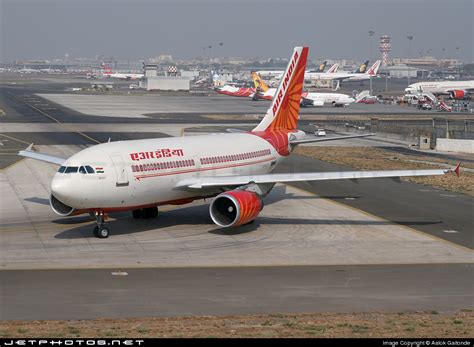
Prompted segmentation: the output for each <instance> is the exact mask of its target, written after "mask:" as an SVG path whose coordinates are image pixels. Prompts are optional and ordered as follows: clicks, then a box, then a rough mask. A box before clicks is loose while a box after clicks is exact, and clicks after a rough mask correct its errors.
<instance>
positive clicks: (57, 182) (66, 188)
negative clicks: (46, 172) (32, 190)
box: [51, 175, 72, 204]
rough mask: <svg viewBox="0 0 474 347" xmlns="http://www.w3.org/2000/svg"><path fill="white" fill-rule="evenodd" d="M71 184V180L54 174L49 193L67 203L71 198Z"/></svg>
mask: <svg viewBox="0 0 474 347" xmlns="http://www.w3.org/2000/svg"><path fill="white" fill-rule="evenodd" d="M71 184H72V182H71V180H69V179H67V178H66V177H58V175H56V176H54V178H53V180H52V182H51V194H52V195H54V196H55V197H56V198H57V199H58V200H60V201H61V202H63V203H66V204H67V203H69V201H70V200H71V188H70V187H71Z"/></svg>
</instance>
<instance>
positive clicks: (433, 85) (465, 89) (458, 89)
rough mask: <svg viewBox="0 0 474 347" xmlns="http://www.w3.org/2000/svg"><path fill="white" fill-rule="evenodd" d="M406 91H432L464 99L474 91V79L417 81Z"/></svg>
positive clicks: (436, 93)
mask: <svg viewBox="0 0 474 347" xmlns="http://www.w3.org/2000/svg"><path fill="white" fill-rule="evenodd" d="M405 91H406V92H408V93H411V94H416V93H420V92H431V93H433V94H435V95H440V94H445V95H449V96H451V98H453V99H464V98H465V97H466V96H467V95H468V94H470V93H474V81H440V82H417V83H413V84H410V85H409V86H408V88H406V89H405Z"/></svg>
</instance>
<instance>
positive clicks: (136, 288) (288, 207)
mask: <svg viewBox="0 0 474 347" xmlns="http://www.w3.org/2000/svg"><path fill="white" fill-rule="evenodd" d="M48 83H49V84H48ZM61 88H64V86H61ZM39 92H43V93H44V92H48V93H49V94H48V95H49V97H50V98H51V95H53V97H55V98H58V96H57V95H59V92H60V90H59V87H58V86H57V85H54V84H53V82H51V81H49V82H47V83H46V84H45V82H41V83H38V84H37V85H32V84H31V83H30V84H29V83H26V82H25V83H22V84H19V85H15V86H9V87H8V88H6V87H0V108H1V109H2V110H3V111H4V113H5V115H1V116H0V143H1V146H2V147H1V151H0V153H1V155H0V188H1V191H2V197H1V199H0V217H1V218H0V219H1V222H0V230H1V231H0V269H3V271H0V319H82V318H98V317H135V316H168V315H187V314H201V315H202V314H219V315H224V314H239V313H273V312H322V311H338V312H352V311H371V310H389V311H403V310H440V311H449V310H457V309H460V308H472V307H473V302H474V300H473V294H472V293H473V292H474V291H473V286H474V281H473V280H472V278H474V276H473V271H472V270H473V265H472V264H473V263H474V257H473V252H472V248H473V240H474V237H473V232H474V228H473V220H472V215H473V213H472V211H473V210H472V206H473V201H472V198H470V197H468V196H465V195H462V194H455V193H450V192H445V191H442V190H439V189H435V188H430V187H425V186H421V185H417V184H413V183H403V184H397V183H395V182H393V181H391V180H387V179H380V180H365V181H364V180H360V183H359V184H354V183H352V182H340V181H337V182H336V181H335V182H330V181H328V182H324V183H323V182H316V183H305V184H298V185H295V187H297V188H301V189H303V190H300V189H297V188H295V187H292V186H286V185H278V186H277V187H276V188H275V189H274V190H273V191H272V193H271V194H270V195H269V196H268V197H267V198H266V199H265V204H266V206H265V208H264V209H263V211H262V213H261V214H260V216H259V217H258V218H257V220H256V221H255V222H254V223H252V224H251V225H248V226H244V227H241V228H238V229H220V228H218V227H217V226H216V225H214V224H213V223H212V221H211V220H210V217H209V213H208V203H209V201H198V202H194V203H192V204H189V205H186V206H182V207H171V206H166V207H163V208H162V209H161V210H160V211H161V213H160V215H159V217H158V218H157V219H148V220H133V219H132V218H131V216H130V214H129V213H120V214H114V215H112V216H111V217H112V218H111V220H110V221H109V227H110V229H111V236H110V238H109V239H106V240H100V239H97V238H95V237H93V236H92V227H93V225H94V222H93V221H92V220H91V219H90V217H88V216H77V217H70V218H59V217H57V216H55V215H54V214H53V212H52V211H51V209H50V207H49V201H48V199H49V185H50V179H51V177H52V175H53V174H54V172H55V170H56V169H57V168H56V167H54V166H53V165H49V164H46V163H42V162H37V161H33V160H30V159H20V158H19V157H17V156H16V154H15V153H16V152H17V151H18V150H19V149H23V148H25V147H26V146H27V145H28V144H30V143H31V142H34V143H35V144H36V145H35V147H36V148H37V149H39V150H40V151H43V152H45V153H51V154H55V155H59V156H64V157H67V156H69V155H71V154H73V153H75V152H77V151H79V150H80V149H82V148H86V147H87V146H90V145H93V144H95V143H98V142H104V141H107V140H108V138H109V137H110V138H111V139H112V140H113V141H116V140H122V139H124V140H126V139H135V138H151V137H164V136H180V135H182V134H183V132H185V131H186V133H187V135H192V133H193V132H199V131H208V130H209V129H213V128H215V129H217V128H216V127H219V126H221V127H226V128H232V127H245V126H249V125H251V124H255V123H257V122H258V117H256V115H255V114H256V113H258V114H262V113H263V112H262V110H265V109H266V107H267V106H268V105H264V103H265V102H260V101H259V102H257V103H253V102H252V101H251V100H245V101H244V102H243V104H242V103H240V102H239V105H240V106H239V107H241V108H238V109H237V110H238V112H234V113H225V111H224V110H225V109H228V108H230V107H234V106H232V105H233V103H234V102H235V103H237V100H238V99H237V100H236V101H233V100H232V99H233V98H226V97H224V96H214V97H198V96H193V97H187V98H183V99H182V98H181V97H179V98H178V97H172V96H169V95H165V96H159V95H131V99H129V100H132V104H133V103H134V104H133V105H134V106H133V107H130V108H129V110H131V111H134V112H135V113H134V116H133V117H127V118H121V117H122V116H123V115H124V114H123V113H121V112H120V108H121V107H124V105H123V104H121V103H120V100H117V99H115V98H112V99H111V98H110V97H111V96H109V95H98V96H97V97H98V98H95V99H94V98H92V97H95V95H92V96H91V95H85V97H87V98H84V99H82V98H76V95H74V94H71V93H66V94H64V95H63V96H61V97H60V98H63V99H61V100H59V99H56V100H55V101H54V102H53V101H50V100H47V99H44V98H41V97H39V96H37V95H36V94H37V93H39ZM71 96H73V98H71ZM78 96H79V95H78ZM80 96H83V95H80ZM124 97H126V98H128V96H126V95H124V96H123V97H122V98H124ZM91 98H92V99H94V100H97V102H96V104H95V106H94V108H89V109H88V108H87V107H90V102H91V100H92V99H91ZM139 98H147V99H145V100H148V101H147V102H146V104H147V105H148V106H147V107H148V108H147V107H142V108H140V107H138V106H140V105H138V104H139V103H140V101H139ZM157 98H159V101H156V100H153V99H157ZM193 98H194V99H193ZM200 98H202V99H200ZM198 99H199V100H201V101H199V102H194V101H195V100H198ZM142 100H143V99H142ZM177 100H182V104H180V103H179V102H177ZM111 101H112V102H111ZM114 103H117V104H116V105H115V106H114ZM161 103H164V105H162V104H161ZM212 104H216V105H218V106H217V107H218V108H220V109H219V110H220V111H219V112H220V113H212V114H207V112H206V111H207V110H208V108H209V107H210V106H213V105H212ZM149 105H154V106H153V107H149ZM242 105H244V106H242ZM362 106H363V108H361V112H362V114H365V115H370V112H371V111H370V110H374V109H371V108H370V107H371V106H373V105H362ZM376 106H377V107H378V106H382V107H383V105H376ZM158 107H160V111H159V112H161V113H157V112H158V111H156V110H155V109H156V108H158ZM251 108H252V109H254V110H255V111H252V112H250V111H248V110H250V109H251ZM81 110H82V111H84V112H91V113H95V114H99V113H101V115H98V116H92V115H85V114H82V113H81ZM180 110H184V111H180ZM308 110H309V111H308ZM149 111H153V112H152V113H148V112H149ZM247 111H248V112H247ZM339 111H341V109H339V110H338V112H339ZM254 112H255V114H254ZM306 112H319V111H313V110H311V109H305V110H304V111H303V113H304V114H305V115H307V116H308V115H311V114H312V113H306ZM321 112H325V111H321ZM341 112H343V113H346V114H347V115H348V117H351V116H353V115H357V114H358V112H357V111H356V110H352V111H351V110H350V109H349V108H347V109H343V111H341ZM132 113H133V112H132ZM321 114H322V113H321ZM460 117H465V116H460ZM301 123H302V126H303V127H307V126H308V123H309V121H306V122H305V121H303V122H301ZM187 130H189V131H187ZM349 144H355V145H359V146H388V147H393V148H395V149H394V150H405V149H404V148H405V147H401V146H399V145H397V144H396V143H394V142H393V141H384V139H382V138H372V139H358V140H353V141H350V142H349ZM336 145H337V144H336ZM400 145H402V144H400ZM397 148H398V149H397ZM347 169H348V168H345V167H342V166H338V165H334V164H329V163H325V162H321V161H317V160H312V159H308V158H304V157H300V156H291V157H290V158H289V159H288V160H287V161H286V162H285V163H284V164H283V165H281V166H280V167H279V168H278V171H280V172H294V171H333V170H347ZM112 272H114V273H115V275H112ZM124 272H127V273H128V275H126V276H122V275H124Z"/></svg>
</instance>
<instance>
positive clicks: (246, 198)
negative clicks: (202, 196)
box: [209, 190, 263, 227]
mask: <svg viewBox="0 0 474 347" xmlns="http://www.w3.org/2000/svg"><path fill="white" fill-rule="evenodd" d="M262 208H263V202H262V199H260V197H259V196H258V194H256V193H253V192H249V191H245V190H231V191H228V192H225V193H222V194H220V195H218V196H217V197H216V198H215V199H214V200H213V201H212V203H211V206H210V207H209V212H210V214H211V218H212V220H213V221H214V223H216V224H217V225H219V226H221V227H231V226H239V225H243V224H247V223H250V222H252V221H253V220H254V219H255V218H257V216H258V214H259V213H260V211H261V210H262Z"/></svg>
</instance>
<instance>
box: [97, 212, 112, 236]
mask: <svg viewBox="0 0 474 347" xmlns="http://www.w3.org/2000/svg"><path fill="white" fill-rule="evenodd" d="M106 217H107V216H106V215H105V214H104V212H96V213H95V219H96V221H97V225H96V226H95V227H94V236H95V237H98V238H99V239H105V238H107V237H109V233H110V232H109V229H108V228H107V226H106V224H105V219H106Z"/></svg>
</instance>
